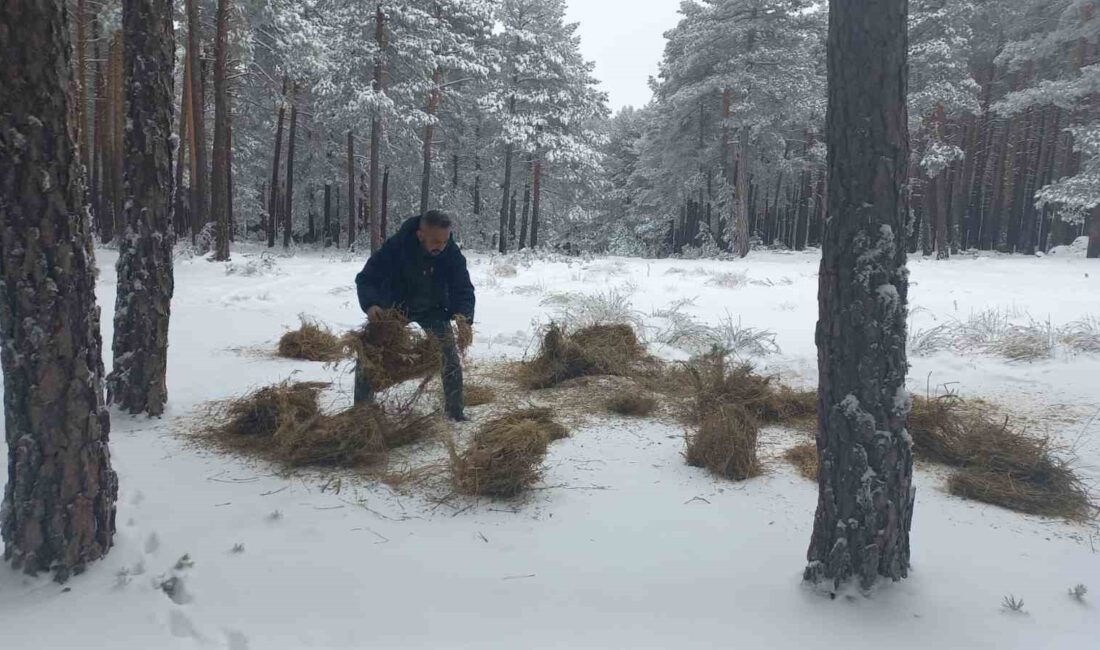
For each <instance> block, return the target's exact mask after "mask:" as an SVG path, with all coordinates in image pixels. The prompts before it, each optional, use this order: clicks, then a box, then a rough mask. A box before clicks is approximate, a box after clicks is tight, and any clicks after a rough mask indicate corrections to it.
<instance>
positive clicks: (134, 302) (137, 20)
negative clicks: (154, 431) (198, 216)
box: [107, 0, 176, 416]
mask: <svg viewBox="0 0 1100 650" xmlns="http://www.w3.org/2000/svg"><path fill="white" fill-rule="evenodd" d="M122 24H123V30H124V34H125V38H124V39H123V40H124V43H125V54H124V61H125V62H124V66H123V67H124V70H125V73H124V79H125V81H124V84H123V85H124V87H125V89H126V93H127V94H128V95H129V97H130V101H129V102H127V108H128V113H127V123H128V124H129V125H130V128H128V129H126V136H125V145H126V146H125V149H126V194H127V198H126V201H125V205H126V208H125V211H124V218H125V228H126V231H125V233H124V236H123V237H120V238H119V254H118V265H117V270H118V300H117V302H116V304H115V332H114V346H113V347H114V367H113V369H112V371H111V374H110V375H108V377H107V401H108V403H114V404H117V405H118V406H119V407H120V408H121V409H123V410H124V411H126V412H128V413H132V414H137V413H147V414H149V415H152V416H157V415H160V414H161V413H163V412H164V404H165V402H167V401H168V387H167V386H168V385H167V380H166V376H167V374H166V373H167V367H168V320H169V314H170V312H171V304H172V293H173V291H174V286H175V281H174V278H173V272H172V246H173V244H174V243H175V238H174V236H173V233H172V101H173V89H172V86H173V84H174V74H173V68H174V67H175V62H176V59H175V47H176V45H175V40H176V39H175V28H174V27H173V24H172V1H171V0H131V1H129V2H127V3H126V4H125V5H124V6H123V11H122Z"/></svg>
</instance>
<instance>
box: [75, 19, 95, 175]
mask: <svg viewBox="0 0 1100 650" xmlns="http://www.w3.org/2000/svg"><path fill="white" fill-rule="evenodd" d="M76 111H77V120H76V124H77V133H76V142H77V148H78V149H79V150H80V163H81V164H82V165H83V166H84V172H83V173H84V177H85V178H87V177H88V175H89V174H91V172H92V165H91V158H90V157H89V154H90V153H91V142H89V140H88V135H89V134H90V133H91V132H92V130H91V128H89V125H88V9H87V0H77V2H76Z"/></svg>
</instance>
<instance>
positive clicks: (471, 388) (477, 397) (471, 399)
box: [462, 384, 497, 406]
mask: <svg viewBox="0 0 1100 650" xmlns="http://www.w3.org/2000/svg"><path fill="white" fill-rule="evenodd" d="M462 394H463V398H464V399H465V401H466V406H482V405H485V404H492V403H493V402H495V401H496V399H497V394H496V391H495V390H493V389H492V388H491V387H490V386H486V385H484V384H466V385H465V386H464V387H463V390H462Z"/></svg>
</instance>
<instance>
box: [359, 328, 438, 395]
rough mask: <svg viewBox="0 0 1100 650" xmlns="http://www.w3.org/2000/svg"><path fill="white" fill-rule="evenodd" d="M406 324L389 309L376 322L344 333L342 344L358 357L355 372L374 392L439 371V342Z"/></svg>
mask: <svg viewBox="0 0 1100 650" xmlns="http://www.w3.org/2000/svg"><path fill="white" fill-rule="evenodd" d="M408 325H409V322H408V320H407V319H406V318H405V316H404V315H403V314H402V313H401V312H400V311H397V310H395V309H391V310H387V311H385V312H383V315H382V317H381V318H379V319H378V320H377V321H374V322H371V323H367V325H366V326H364V327H362V328H360V329H357V330H354V331H352V332H348V333H347V334H346V335H345V336H344V339H343V344H344V347H345V348H346V349H347V350H348V351H349V353H350V354H352V355H353V356H355V357H356V358H358V359H359V371H360V372H362V373H363V374H365V375H366V377H367V379H368V380H369V381H370V384H371V387H372V388H373V389H374V390H375V391H382V390H386V389H387V388H390V387H392V386H395V385H397V384H400V383H402V382H405V381H408V380H410V379H424V378H427V377H428V376H430V375H432V374H433V373H435V372H437V371H438V370H439V366H440V360H441V353H440V350H439V344H438V343H436V341H435V340H434V339H433V338H432V337H430V336H428V335H426V334H424V333H422V332H414V331H413V330H411V329H410V328H409V326H408Z"/></svg>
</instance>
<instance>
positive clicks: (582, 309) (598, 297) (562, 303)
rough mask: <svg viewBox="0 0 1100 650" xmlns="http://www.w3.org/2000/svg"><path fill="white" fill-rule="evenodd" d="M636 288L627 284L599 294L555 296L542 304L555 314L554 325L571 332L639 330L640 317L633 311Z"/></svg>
mask: <svg viewBox="0 0 1100 650" xmlns="http://www.w3.org/2000/svg"><path fill="white" fill-rule="evenodd" d="M635 291H636V287H635V286H634V285H632V284H624V285H622V286H619V287H613V288H611V289H608V290H607V291H598V292H596V293H576V292H555V293H551V294H550V295H548V296H547V297H546V298H544V299H543V300H542V304H543V305H544V306H546V307H550V308H551V309H552V310H553V315H554V321H555V322H558V323H561V324H563V325H565V326H567V327H570V328H583V327H592V326H594V325H612V324H616V323H629V324H631V325H632V326H634V329H636V330H640V329H641V325H642V317H641V314H640V313H638V311H637V310H635V309H634V303H633V301H632V296H633V295H634V293H635Z"/></svg>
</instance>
